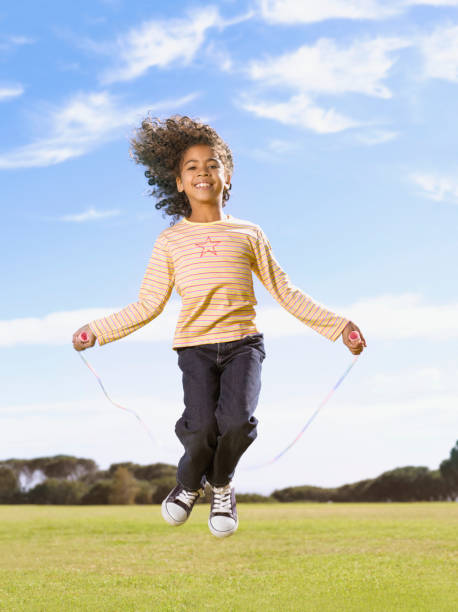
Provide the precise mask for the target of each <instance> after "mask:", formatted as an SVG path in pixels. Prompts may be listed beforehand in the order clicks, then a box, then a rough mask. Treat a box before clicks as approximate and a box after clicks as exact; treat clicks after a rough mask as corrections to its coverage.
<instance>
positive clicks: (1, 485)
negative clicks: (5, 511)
mask: <svg viewBox="0 0 458 612" xmlns="http://www.w3.org/2000/svg"><path fill="white" fill-rule="evenodd" d="M18 491H19V486H18V479H17V476H16V474H15V473H14V470H12V469H11V468H10V467H9V466H7V465H0V503H2V504H7V503H9V502H11V501H12V499H13V498H14V496H15V495H16V493H17V492H18Z"/></svg>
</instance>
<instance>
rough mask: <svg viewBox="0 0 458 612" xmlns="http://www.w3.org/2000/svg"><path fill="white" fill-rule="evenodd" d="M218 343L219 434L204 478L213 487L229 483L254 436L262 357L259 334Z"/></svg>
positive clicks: (260, 336) (217, 413)
mask: <svg viewBox="0 0 458 612" xmlns="http://www.w3.org/2000/svg"><path fill="white" fill-rule="evenodd" d="M219 346H220V349H219V364H220V369H221V380H220V395H219V400H218V405H217V408H216V413H215V416H216V421H217V425H218V430H219V437H218V443H217V446H216V450H215V454H214V458H213V463H212V464H211V465H210V466H209V469H208V471H207V479H208V481H209V482H210V484H211V485H213V486H215V487H222V486H225V485H227V484H228V483H229V481H230V480H231V479H232V477H233V475H234V471H235V467H236V465H237V463H238V461H239V459H240V457H241V456H242V455H243V453H244V452H245V450H246V449H247V448H248V446H249V445H250V444H251V443H252V442H253V441H254V440H255V438H256V435H257V432H256V426H257V423H258V420H257V418H256V417H255V416H254V411H255V409H256V406H257V403H258V398H259V393H260V390H261V367H262V362H263V361H264V358H265V349H264V342H263V335H262V334H254V335H252V336H247V337H246V338H242V340H238V341H236V342H227V343H222V344H220V345H219Z"/></svg>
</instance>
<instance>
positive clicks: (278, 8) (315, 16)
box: [258, 0, 458, 24]
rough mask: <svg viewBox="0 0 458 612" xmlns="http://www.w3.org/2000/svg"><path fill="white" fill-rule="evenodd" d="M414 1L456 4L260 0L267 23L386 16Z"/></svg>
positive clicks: (457, 1)
mask: <svg viewBox="0 0 458 612" xmlns="http://www.w3.org/2000/svg"><path fill="white" fill-rule="evenodd" d="M415 5H429V6H458V0H321V2H315V1H314V0H259V1H258V7H259V12H260V14H261V16H262V17H263V18H264V19H265V20H266V21H268V22H270V23H282V24H296V23H316V22H319V21H323V20H325V19H373V20H377V19H387V18H389V17H394V16H396V15H400V14H402V13H403V12H405V11H406V10H408V8H409V7H411V6H415Z"/></svg>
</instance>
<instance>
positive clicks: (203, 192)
mask: <svg viewBox="0 0 458 612" xmlns="http://www.w3.org/2000/svg"><path fill="white" fill-rule="evenodd" d="M176 181H177V189H178V191H179V192H180V193H181V192H183V191H184V192H185V194H186V195H187V196H188V199H189V202H190V204H191V206H192V204H193V203H198V204H221V203H222V199H223V191H224V188H226V189H229V186H230V182H231V177H230V176H228V175H227V173H226V171H225V168H224V166H223V163H222V161H221V159H220V158H219V157H218V154H217V153H216V151H215V149H213V148H212V147H210V146H208V145H204V144H198V145H194V146H192V147H189V149H187V150H186V151H185V152H184V154H183V158H182V160H181V167H180V176H177V179H176Z"/></svg>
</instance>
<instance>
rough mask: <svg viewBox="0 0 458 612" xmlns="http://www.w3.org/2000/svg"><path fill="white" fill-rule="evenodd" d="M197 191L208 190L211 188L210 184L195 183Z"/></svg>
mask: <svg viewBox="0 0 458 612" xmlns="http://www.w3.org/2000/svg"><path fill="white" fill-rule="evenodd" d="M194 187H196V188H197V189H209V188H210V187H211V184H210V183H197V184H196V185H194Z"/></svg>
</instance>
